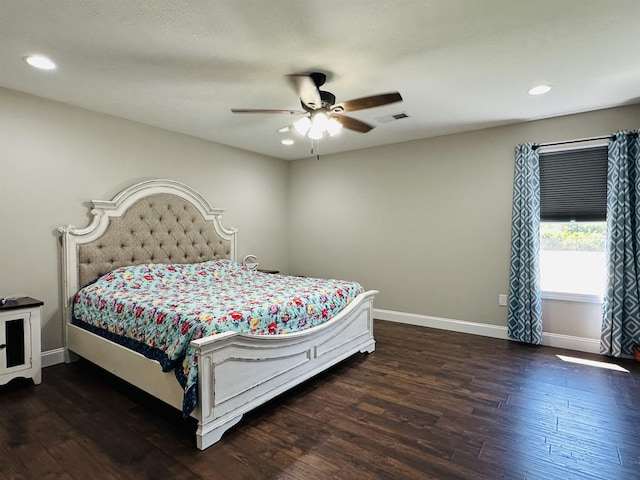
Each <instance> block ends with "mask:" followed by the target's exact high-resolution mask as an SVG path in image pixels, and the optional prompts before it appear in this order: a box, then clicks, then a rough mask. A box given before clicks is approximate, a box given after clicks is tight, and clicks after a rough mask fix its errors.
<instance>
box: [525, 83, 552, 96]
mask: <svg viewBox="0 0 640 480" xmlns="http://www.w3.org/2000/svg"><path fill="white" fill-rule="evenodd" d="M549 90H551V85H538V86H537V87H533V88H530V89H529V90H527V93H528V94H529V95H544V94H545V93H547V92H548V91H549Z"/></svg>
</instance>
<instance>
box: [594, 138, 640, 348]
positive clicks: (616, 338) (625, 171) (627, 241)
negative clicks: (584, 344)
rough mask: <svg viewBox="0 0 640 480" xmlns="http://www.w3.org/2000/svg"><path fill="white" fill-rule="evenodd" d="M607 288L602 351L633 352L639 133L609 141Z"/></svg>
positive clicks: (637, 302)
mask: <svg viewBox="0 0 640 480" xmlns="http://www.w3.org/2000/svg"><path fill="white" fill-rule="evenodd" d="M606 255H607V288H606V292H605V298H604V307H603V315H602V337H601V339H600V353H602V354H605V355H613V356H620V355H622V354H631V353H632V350H633V346H634V345H635V344H640V141H639V140H638V131H637V130H636V131H635V132H618V133H616V134H615V138H614V139H612V140H611V141H610V142H609V162H608V170H607V245H606Z"/></svg>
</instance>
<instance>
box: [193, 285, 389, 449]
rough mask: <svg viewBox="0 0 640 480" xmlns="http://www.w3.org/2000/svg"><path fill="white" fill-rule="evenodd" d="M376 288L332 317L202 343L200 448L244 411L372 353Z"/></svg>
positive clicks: (216, 438) (204, 340)
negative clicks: (293, 328) (288, 329)
mask: <svg viewBox="0 0 640 480" xmlns="http://www.w3.org/2000/svg"><path fill="white" fill-rule="evenodd" d="M376 293H378V292H377V291H375V290H372V291H368V292H365V293H363V294H361V295H359V296H358V297H357V298H356V299H355V300H354V301H353V302H352V303H351V304H350V305H349V306H348V307H347V308H346V309H345V310H343V311H342V312H341V313H340V315H338V316H337V317H336V318H334V319H332V320H331V321H329V322H327V323H325V324H323V325H320V326H318V327H314V328H312V329H310V330H306V331H303V332H298V333H293V334H289V335H280V336H255V335H254V336H252V335H243V334H238V333H231V332H230V333H224V334H220V335H216V336H215V337H211V338H205V339H200V340H196V341H194V342H192V345H194V346H196V347H197V348H198V357H199V360H198V363H199V369H198V372H199V379H198V384H199V385H200V392H199V399H200V402H199V405H198V407H197V410H198V412H197V414H196V417H198V418H199V424H198V430H197V432H196V435H197V444H198V448H200V449H205V448H207V447H209V446H210V445H213V444H214V443H216V442H217V441H218V440H220V438H221V437H222V435H223V434H224V432H225V431H226V430H227V429H229V428H231V427H232V426H233V425H235V424H236V423H237V422H238V421H240V419H241V418H242V415H243V414H244V413H246V412H248V411H249V410H252V409H253V408H255V407H257V406H259V405H261V404H263V403H265V402H266V401H268V400H270V399H272V398H273V397H275V396H277V395H279V394H281V393H283V392H285V391H287V390H289V389H290V388H292V387H294V386H296V385H298V384H300V383H302V382H304V381H305V380H307V379H309V378H311V377H312V376H314V375H316V374H318V373H320V372H322V371H324V370H326V369H327V368H329V367H331V366H332V365H335V364H336V363H338V362H340V361H342V360H344V359H345V358H347V357H349V356H351V355H353V354H355V353H358V352H373V351H374V350H375V340H374V337H373V299H374V296H375V294H376Z"/></svg>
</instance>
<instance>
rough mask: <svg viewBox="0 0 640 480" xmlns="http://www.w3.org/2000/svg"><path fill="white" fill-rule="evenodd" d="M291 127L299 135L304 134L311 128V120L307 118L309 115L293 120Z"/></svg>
mask: <svg viewBox="0 0 640 480" xmlns="http://www.w3.org/2000/svg"><path fill="white" fill-rule="evenodd" d="M293 128H295V129H296V131H297V132H298V133H299V134H300V135H306V133H307V132H308V131H309V129H310V128H311V120H309V117H302V118H301V119H300V120H296V121H295V122H293Z"/></svg>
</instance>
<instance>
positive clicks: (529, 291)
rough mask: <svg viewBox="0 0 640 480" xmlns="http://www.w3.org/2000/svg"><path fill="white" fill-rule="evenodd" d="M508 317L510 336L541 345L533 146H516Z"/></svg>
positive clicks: (537, 175)
mask: <svg viewBox="0 0 640 480" xmlns="http://www.w3.org/2000/svg"><path fill="white" fill-rule="evenodd" d="M507 318H508V333H509V337H511V338H513V339H515V340H519V341H521V342H526V343H533V344H536V345H541V344H542V301H541V299H540V160H539V154H538V151H537V150H536V149H534V148H533V144H532V143H525V144H522V145H518V146H517V147H516V164H515V174H514V179H513V210H512V221H511V267H510V271H509V309H508V317H507Z"/></svg>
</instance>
